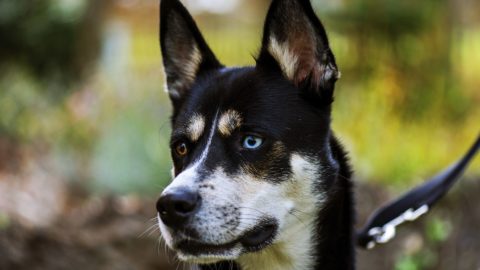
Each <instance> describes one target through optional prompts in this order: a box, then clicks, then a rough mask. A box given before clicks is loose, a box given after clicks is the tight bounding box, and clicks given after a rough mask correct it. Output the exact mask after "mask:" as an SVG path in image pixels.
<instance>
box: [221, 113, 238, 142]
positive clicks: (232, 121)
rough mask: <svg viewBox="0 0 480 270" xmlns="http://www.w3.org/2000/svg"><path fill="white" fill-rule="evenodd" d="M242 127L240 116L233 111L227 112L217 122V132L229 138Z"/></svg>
mask: <svg viewBox="0 0 480 270" xmlns="http://www.w3.org/2000/svg"><path fill="white" fill-rule="evenodd" d="M241 125H242V116H241V115H240V113H239V112H237V111H235V110H232V109H230V110H227V111H226V112H224V113H223V114H222V116H221V117H220V121H218V130H219V131H220V134H222V135H223V136H230V135H231V134H232V132H233V131H234V130H235V129H237V128H239V127H240V126H241Z"/></svg>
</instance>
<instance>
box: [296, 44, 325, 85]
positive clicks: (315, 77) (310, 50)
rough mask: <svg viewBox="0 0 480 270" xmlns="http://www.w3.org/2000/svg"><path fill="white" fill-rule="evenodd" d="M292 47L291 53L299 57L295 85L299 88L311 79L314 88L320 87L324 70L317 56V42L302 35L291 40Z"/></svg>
mask: <svg viewBox="0 0 480 270" xmlns="http://www.w3.org/2000/svg"><path fill="white" fill-rule="evenodd" d="M290 46H291V47H290V50H291V51H290V53H292V54H293V55H296V56H297V66H296V68H295V70H296V71H295V74H294V77H293V83H294V84H295V85H297V86H298V85H300V84H301V83H302V82H304V81H305V80H306V79H307V78H308V77H310V78H311V83H312V86H315V87H318V86H319V85H320V82H321V79H322V72H324V69H323V68H322V65H321V64H320V60H319V56H318V55H317V48H316V42H315V41H314V40H312V39H311V38H310V37H307V36H305V35H301V36H298V37H296V38H294V39H292V40H290Z"/></svg>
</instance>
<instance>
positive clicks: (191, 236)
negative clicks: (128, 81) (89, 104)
mask: <svg viewBox="0 0 480 270" xmlns="http://www.w3.org/2000/svg"><path fill="white" fill-rule="evenodd" d="M160 9H161V13H160V16H161V31H160V42H161V49H162V54H163V63H164V67H165V73H166V81H167V89H168V93H169V96H170V99H171V101H172V104H173V115H172V118H171V122H172V130H173V131H172V138H171V147H172V158H173V162H174V169H173V175H174V179H173V181H172V182H171V184H170V185H169V186H168V187H167V188H165V190H164V191H163V193H162V195H161V197H160V199H159V201H158V203H157V209H158V211H159V226H160V230H161V232H162V236H163V238H164V240H165V242H166V243H167V245H168V246H169V247H170V248H172V249H173V250H174V251H175V252H176V253H177V255H178V257H179V258H180V259H181V260H183V261H186V262H190V263H196V264H198V265H199V268H200V269H244V270H247V269H277V270H282V269H285V270H286V269H297V270H308V269H322V270H332V269H336V270H342V269H354V243H353V199H352V193H351V189H352V184H351V181H350V177H351V171H350V168H349V165H348V161H347V158H346V156H345V152H344V150H343V149H342V147H341V146H340V144H339V143H338V142H337V140H336V138H335V137H334V135H333V133H332V130H331V128H330V118H331V104H332V101H333V90H334V86H335V81H336V80H337V79H338V78H339V74H340V73H339V71H338V68H337V65H336V63H335V57H334V55H333V53H332V52H331V50H330V47H329V43H328V39H327V35H326V33H325V30H324V28H323V26H322V24H321V23H320V21H319V19H318V18H317V17H316V15H315V13H314V11H313V9H312V6H311V4H310V2H309V1H308V0H273V2H272V4H271V7H270V9H269V11H268V15H267V18H266V22H265V27H264V36H263V40H262V44H261V49H260V53H259V55H258V56H257V58H256V65H255V66H252V67H240V68H237V67H235V68H231V67H224V66H223V65H222V64H221V63H220V62H219V60H217V59H216V57H215V55H214V54H213V52H212V51H211V50H210V49H209V47H208V45H207V43H206V42H205V40H204V39H203V37H202V35H201V33H200V31H199V30H198V28H197V26H196V25H195V22H194V21H193V19H192V17H191V16H190V15H189V13H188V12H187V10H186V9H185V8H184V7H183V6H182V4H181V3H180V2H179V1H178V0H162V2H161V7H160ZM247 136H255V138H261V139H262V144H261V146H260V147H258V148H256V149H247V148H245V147H243V145H242V142H243V141H244V140H245V138H246V137H247Z"/></svg>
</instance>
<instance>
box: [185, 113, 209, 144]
mask: <svg viewBox="0 0 480 270" xmlns="http://www.w3.org/2000/svg"><path fill="white" fill-rule="evenodd" d="M204 130H205V118H204V117H203V116H201V115H199V114H194V115H193V116H192V118H190V120H189V121H188V125H187V135H188V137H189V139H190V140H192V141H193V142H195V141H197V140H198V139H200V137H201V136H202V135H203V132H204Z"/></svg>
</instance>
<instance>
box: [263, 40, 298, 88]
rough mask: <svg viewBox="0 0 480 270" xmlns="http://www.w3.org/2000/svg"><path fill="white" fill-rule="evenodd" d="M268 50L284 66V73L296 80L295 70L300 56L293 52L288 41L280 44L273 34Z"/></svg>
mask: <svg viewBox="0 0 480 270" xmlns="http://www.w3.org/2000/svg"><path fill="white" fill-rule="evenodd" d="M268 52H269V53H270V54H271V55H272V56H273V58H275V60H277V62H278V63H279V64H280V67H281V68H282V71H283V73H284V74H285V76H286V77H287V78H288V79H289V80H292V81H293V80H294V77H295V71H296V69H297V62H298V58H297V56H296V55H295V54H293V53H292V51H291V50H290V48H289V47H288V44H287V43H282V44H280V43H279V42H278V40H277V39H276V38H275V37H274V36H272V37H270V43H269V46H268Z"/></svg>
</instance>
